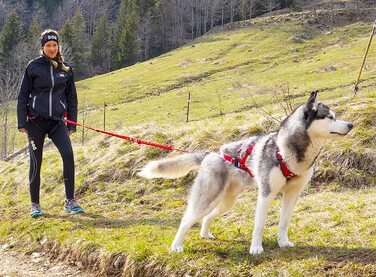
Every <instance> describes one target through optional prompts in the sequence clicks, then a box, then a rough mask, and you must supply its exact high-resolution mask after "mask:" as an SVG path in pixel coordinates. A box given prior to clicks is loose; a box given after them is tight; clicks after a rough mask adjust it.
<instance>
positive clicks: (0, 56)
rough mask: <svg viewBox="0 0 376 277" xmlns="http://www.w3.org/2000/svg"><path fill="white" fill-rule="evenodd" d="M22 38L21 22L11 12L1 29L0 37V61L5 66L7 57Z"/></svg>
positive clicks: (14, 13)
mask: <svg viewBox="0 0 376 277" xmlns="http://www.w3.org/2000/svg"><path fill="white" fill-rule="evenodd" d="M22 38H23V28H22V24H21V20H20V18H19V17H18V15H17V13H16V12H12V13H11V14H10V15H9V16H8V18H7V20H6V21H5V25H4V28H3V32H2V33H1V36H0V61H1V62H2V63H3V64H7V63H8V61H9V57H10V55H11V54H12V52H13V51H14V49H15V48H16V46H17V44H18V43H19V42H20V41H21V40H22Z"/></svg>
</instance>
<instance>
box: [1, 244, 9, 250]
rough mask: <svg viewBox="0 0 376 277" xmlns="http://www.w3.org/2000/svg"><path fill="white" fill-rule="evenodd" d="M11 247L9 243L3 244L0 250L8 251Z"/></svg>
mask: <svg viewBox="0 0 376 277" xmlns="http://www.w3.org/2000/svg"><path fill="white" fill-rule="evenodd" d="M10 248H11V247H10V245H9V244H4V245H3V246H1V249H0V251H7V250H9V249H10Z"/></svg>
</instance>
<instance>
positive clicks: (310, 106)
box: [304, 90, 319, 111]
mask: <svg viewBox="0 0 376 277" xmlns="http://www.w3.org/2000/svg"><path fill="white" fill-rule="evenodd" d="M318 93H319V91H318V90H315V91H312V92H311V95H310V96H309V98H308V101H307V104H306V106H305V109H304V111H310V110H314V111H316V110H317V105H318V99H317V94H318Z"/></svg>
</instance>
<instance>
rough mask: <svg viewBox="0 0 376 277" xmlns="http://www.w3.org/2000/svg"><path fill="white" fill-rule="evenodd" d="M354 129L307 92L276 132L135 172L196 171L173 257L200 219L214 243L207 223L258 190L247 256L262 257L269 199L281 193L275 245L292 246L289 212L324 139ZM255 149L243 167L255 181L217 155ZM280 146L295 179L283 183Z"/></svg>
mask: <svg viewBox="0 0 376 277" xmlns="http://www.w3.org/2000/svg"><path fill="white" fill-rule="evenodd" d="M352 127H353V125H352V124H351V123H350V122H346V121H341V120H337V119H336V117H335V113H334V112H333V111H331V110H330V109H329V108H328V107H327V106H325V105H324V104H322V103H319V102H318V101H317V91H314V92H312V93H311V95H310V97H309V99H308V101H307V103H305V104H303V105H301V106H299V107H298V108H297V109H296V110H295V111H294V112H293V113H292V114H291V115H290V116H288V117H287V118H286V119H285V120H284V121H283V122H282V124H281V126H280V129H279V130H278V131H277V132H271V133H269V134H266V135H263V136H252V137H250V138H249V139H246V140H242V141H238V142H233V143H229V144H225V145H223V146H222V147H221V149H220V153H203V152H196V153H189V154H183V155H180V156H177V157H174V158H168V159H162V160H158V161H152V162H150V163H149V164H147V165H146V166H145V167H144V168H143V169H142V170H141V172H140V173H139V175H140V176H143V177H146V178H160V177H162V178H177V177H181V176H184V175H186V174H188V172H189V171H191V170H194V169H198V175H197V177H196V179H195V181H194V184H193V186H192V189H191V193H190V196H189V200H188V206H187V209H186V211H185V214H184V216H183V218H182V220H181V223H180V226H179V229H178V232H177V234H176V236H175V239H174V241H173V242H172V244H171V250H172V251H174V252H182V251H183V239H184V236H185V235H186V233H187V231H188V230H189V229H190V228H191V227H192V225H193V224H195V223H196V222H198V221H200V220H202V227H201V232H200V235H201V237H203V238H214V236H213V235H212V234H211V233H210V230H209V226H210V223H211V222H212V221H213V220H214V219H215V218H216V217H217V216H220V215H221V214H223V213H225V212H227V211H228V210H229V209H230V208H231V207H232V206H233V205H234V203H235V201H236V199H237V198H238V196H239V195H240V193H241V192H242V191H243V190H244V189H245V187H247V186H255V187H257V188H258V198H257V204H256V213H255V222H254V230H253V234H252V243H251V247H250V253H251V254H253V255H254V254H260V253H262V252H263V251H264V250H263V247H262V236H263V231H264V226H265V219H266V215H267V212H268V210H269V207H270V204H271V202H272V200H273V199H274V198H275V197H276V195H277V194H278V193H279V192H282V193H283V198H282V208H281V216H280V221H279V225H278V244H279V246H280V247H292V246H294V244H293V243H292V242H291V241H290V240H289V239H288V235H287V229H288V225H289V221H290V218H291V214H292V212H293V208H294V206H295V204H296V202H297V200H298V198H299V195H300V193H301V191H302V190H303V188H304V187H305V186H306V185H307V184H308V183H309V181H310V180H311V177H312V175H313V165H314V162H315V160H316V158H317V157H318V155H319V154H320V151H321V148H322V146H323V144H324V142H325V140H327V139H331V138H336V137H339V136H344V135H346V134H347V133H348V132H349V131H350V130H351V129H352ZM253 143H256V144H255V147H254V150H253V151H252V154H251V156H250V157H249V158H248V160H247V162H246V165H247V166H248V167H249V168H250V169H251V171H252V174H253V176H254V177H251V176H250V175H249V174H248V173H247V172H246V171H243V170H241V169H239V168H237V167H235V166H233V165H231V164H230V163H229V162H227V161H226V160H224V159H223V158H222V153H226V154H227V155H230V156H232V157H239V153H238V149H241V150H240V157H242V156H243V155H244V153H245V151H246V149H248V147H249V146H250V145H251V144H253ZM277 147H279V149H280V153H281V154H282V156H283V159H284V161H285V163H286V164H287V166H288V168H289V169H290V171H291V172H293V173H294V174H296V175H297V176H296V177H294V178H292V179H290V180H288V179H287V178H286V177H285V176H284V175H283V173H282V171H281V168H280V164H279V161H278V160H277V158H276V149H277Z"/></svg>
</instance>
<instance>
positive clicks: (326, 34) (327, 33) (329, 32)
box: [324, 31, 333, 36]
mask: <svg viewBox="0 0 376 277" xmlns="http://www.w3.org/2000/svg"><path fill="white" fill-rule="evenodd" d="M332 33H333V32H332V31H328V32H326V33H325V34H324V35H325V36H329V35H331V34H332Z"/></svg>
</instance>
